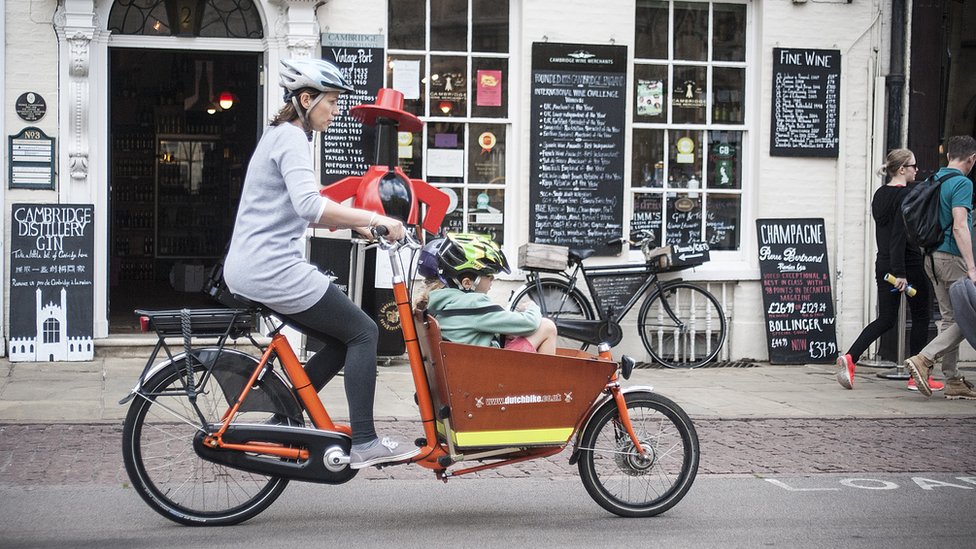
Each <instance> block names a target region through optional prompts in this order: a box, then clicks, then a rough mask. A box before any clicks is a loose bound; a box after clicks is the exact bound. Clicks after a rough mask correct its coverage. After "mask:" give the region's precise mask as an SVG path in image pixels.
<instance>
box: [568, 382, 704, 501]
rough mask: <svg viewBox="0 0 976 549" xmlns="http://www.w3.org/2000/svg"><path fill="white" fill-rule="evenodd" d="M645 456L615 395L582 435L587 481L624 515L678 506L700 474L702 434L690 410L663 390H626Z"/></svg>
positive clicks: (590, 489) (582, 460)
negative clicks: (699, 461) (674, 400)
mask: <svg viewBox="0 0 976 549" xmlns="http://www.w3.org/2000/svg"><path fill="white" fill-rule="evenodd" d="M624 398H625V400H626V402H627V412H628V415H629V416H630V423H631V425H632V426H633V428H634V432H635V433H636V434H637V439H638V440H639V441H640V444H641V448H643V449H644V450H645V454H644V455H643V456H642V455H640V454H639V453H638V452H637V449H636V448H635V447H634V443H633V441H632V440H631V438H630V435H629V434H628V433H627V430H626V429H625V428H624V426H623V424H622V423H621V421H620V413H619V412H618V411H617V406H616V403H615V402H613V401H612V400H611V401H610V402H608V403H606V404H605V405H604V406H602V407H601V408H600V409H599V410H597V412H596V413H595V414H594V416H593V417H592V418H591V419H590V421H589V423H588V424H587V426H586V428H585V430H584V431H583V434H582V436H581V437H580V456H579V462H578V467H579V472H580V478H581V479H582V480H583V486H585V487H586V491H587V492H588V493H589V494H590V497H592V498H593V499H594V501H596V502H597V503H598V504H600V506H601V507H603V508H604V509H606V510H607V511H610V512H611V513H613V514H615V515H619V516H622V517H651V516H654V515H659V514H661V513H663V512H665V511H667V510H668V509H670V508H671V507H674V506H675V504H677V503H678V502H679V501H681V498H683V497H684V496H685V494H687V493H688V490H689V489H690V488H691V485H692V483H693V482H694V481H695V475H697V474H698V460H699V456H700V450H699V447H698V434H697V433H696V432H695V427H694V425H693V424H692V423H691V419H689V418H688V415H687V414H685V412H684V411H683V410H682V409H681V408H680V407H679V406H678V405H677V404H675V403H674V402H673V401H671V400H670V399H667V398H665V397H663V396H661V395H658V394H654V393H649V392H639V393H629V394H625V395H624Z"/></svg>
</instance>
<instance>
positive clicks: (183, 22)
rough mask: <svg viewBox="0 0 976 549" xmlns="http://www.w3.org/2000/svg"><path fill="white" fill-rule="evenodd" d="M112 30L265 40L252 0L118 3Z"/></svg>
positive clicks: (112, 15) (110, 22) (121, 0)
mask: <svg viewBox="0 0 976 549" xmlns="http://www.w3.org/2000/svg"><path fill="white" fill-rule="evenodd" d="M108 30H110V31H112V32H114V33H116V34H144V35H150V36H205V37H209V38H263V37H264V29H263V26H262V24H261V15H260V14H259V13H258V10H257V8H256V7H255V5H254V2H253V1H252V0H116V1H115V3H114V4H112V11H111V12H109V16H108Z"/></svg>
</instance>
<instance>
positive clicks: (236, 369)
mask: <svg viewBox="0 0 976 549" xmlns="http://www.w3.org/2000/svg"><path fill="white" fill-rule="evenodd" d="M192 352H193V357H194V360H196V361H198V362H200V363H201V364H204V365H205V366H207V367H209V368H211V371H212V373H213V376H214V379H216V380H217V383H218V384H219V385H220V387H221V389H223V391H224V394H225V395H226V398H227V401H228V402H227V405H228V406H231V405H233V401H232V400H231V399H236V398H237V396H238V395H240V394H241V390H242V389H243V388H244V384H245V383H247V381H248V380H249V379H250V378H251V374H253V373H254V368H256V367H257V364H258V359H257V358H255V357H253V356H251V355H249V354H247V353H242V352H240V351H237V350H233V349H217V348H203V349H193V351H192ZM185 356H186V354H185V353H180V354H178V355H175V356H173V359H172V360H165V361H163V362H160V363H159V364H156V365H154V366H153V367H152V368H150V369H149V370H148V371H147V372H146V373H145V374H144V375H143V376H142V377H140V378H139V381H138V382H136V386H135V387H133V388H132V392H131V393H130V394H129V395H128V396H127V397H126V398H124V399H122V401H120V402H119V403H120V404H125V403H126V402H128V401H129V400H131V399H132V397H133V396H134V395H135V394H136V393H138V392H140V391H142V386H143V383H145V381H146V380H147V379H151V378H152V377H153V376H155V375H156V374H158V373H159V372H162V371H164V370H165V369H167V368H179V367H183V362H184V359H185ZM211 364H212V366H211ZM240 411H241V412H255V411H261V412H271V413H275V414H281V415H283V416H286V417H289V418H292V419H300V418H301V417H302V407H301V405H300V404H299V403H298V400H297V399H296V398H295V394H294V392H293V391H292V390H291V389H290V388H289V387H288V385H286V384H285V382H284V381H283V380H282V379H281V377H280V376H279V375H278V374H277V372H273V371H272V372H266V373H265V375H264V377H263V378H262V379H261V380H260V381H259V382H258V383H257V386H255V387H252V388H251V391H250V392H249V393H248V395H247V398H246V399H244V402H243V403H242V405H241V410H240Z"/></svg>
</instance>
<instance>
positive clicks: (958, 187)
mask: <svg viewBox="0 0 976 549" xmlns="http://www.w3.org/2000/svg"><path fill="white" fill-rule="evenodd" d="M946 157H947V158H948V160H949V164H948V165H947V166H946V167H945V168H942V169H940V170H939V172H938V173H937V174H936V177H942V176H944V175H946V174H950V173H951V174H953V177H950V178H948V179H946V180H945V181H943V183H942V187H941V188H940V197H941V208H940V209H939V222H940V223H941V224H942V226H943V227H946V231H945V238H944V239H943V241H942V244H941V245H940V246H939V247H938V248H937V249H936V251H935V252H933V253H932V260H931V261H925V274H927V275H928V277H929V280H931V281H932V287H933V289H934V290H935V297H936V299H938V301H939V311H941V312H942V322H941V323H940V327H941V330H940V331H939V335H938V336H936V338H935V339H933V340H932V341H931V342H930V343H929V344H928V345H926V346H925V348H924V349H922V351H921V352H920V353H919V354H917V355H915V356H913V357H909V359H908V360H906V361H905V367H906V368H908V371H909V372H910V373H911V374H912V379H914V380H915V385H916V386H917V387H918V391H919V392H920V393H922V394H924V395H925V396H932V388H931V387H930V386H929V373H930V372H931V371H932V368H933V367H935V359H936V358H937V357H939V356H941V357H942V373H943V374H944V375H945V378H946V384H945V390H944V394H945V397H946V398H947V399H950V400H956V399H972V400H976V390H974V389H973V384H972V383H970V382H968V381H966V379H965V378H963V377H962V376H961V375H959V369H958V367H957V364H956V363H957V362H958V360H959V343H960V342H962V340H963V335H962V331H960V329H959V327H958V326H957V325H956V321H955V317H954V316H953V313H952V303H951V302H950V301H949V286H951V285H952V283H953V282H955V281H956V280H959V279H960V278H963V277H969V279H970V280H972V281H973V282H976V263H974V262H973V240H972V236H971V233H970V231H971V230H972V226H973V220H972V208H973V182H972V181H970V180H969V178H968V177H966V175H967V174H969V172H970V171H971V170H972V169H973V165H974V164H976V139H973V138H972V137H970V136H968V135H957V136H954V137H950V138H949V140H948V142H947V143H946Z"/></svg>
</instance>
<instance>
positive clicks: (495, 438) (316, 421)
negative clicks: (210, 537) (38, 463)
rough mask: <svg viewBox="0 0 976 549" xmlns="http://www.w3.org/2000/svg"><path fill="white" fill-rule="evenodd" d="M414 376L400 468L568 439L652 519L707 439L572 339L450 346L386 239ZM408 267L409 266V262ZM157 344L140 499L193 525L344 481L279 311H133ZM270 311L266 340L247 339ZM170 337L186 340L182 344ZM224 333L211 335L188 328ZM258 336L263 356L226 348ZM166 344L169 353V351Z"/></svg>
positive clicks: (588, 465) (134, 439) (135, 467)
mask: <svg viewBox="0 0 976 549" xmlns="http://www.w3.org/2000/svg"><path fill="white" fill-rule="evenodd" d="M381 246H382V247H383V248H384V249H385V250H387V251H388V252H389V255H390V260H391V263H392V266H393V283H394V295H395V298H396V303H397V307H398V311H399V314H400V319H401V321H402V322H401V327H402V331H403V337H404V340H405V342H406V349H407V356H408V358H409V361H410V369H411V373H412V375H413V381H414V384H415V386H416V395H415V396H416V402H417V405H418V408H419V413H420V420H421V425H422V426H423V432H422V433H420V434H419V436H418V438H417V439H416V444H417V446H418V447H419V448H421V452H420V453H419V454H418V455H416V456H414V457H413V458H411V459H410V460H408V461H407V462H403V463H398V464H387V465H384V466H403V465H405V464H408V463H409V464H413V465H417V466H420V467H424V468H427V469H430V470H431V471H432V472H433V473H434V475H435V476H436V478H438V479H440V480H443V481H447V480H448V479H450V478H452V477H456V476H460V475H467V474H472V473H477V472H479V471H483V470H486V469H491V468H495V467H502V466H505V465H509V464H513V463H518V462H522V461H525V460H530V459H538V458H545V457H550V456H555V455H556V454H559V453H560V452H563V451H564V450H565V449H566V448H567V447H569V461H570V463H575V464H577V465H578V467H579V472H580V477H581V479H582V481H583V484H584V486H585V487H586V490H587V492H588V493H589V494H590V495H591V496H592V497H593V499H594V500H595V501H596V502H597V503H599V504H600V505H601V506H602V507H603V508H605V509H606V510H608V511H610V512H611V513H615V514H617V515H620V516H626V517H646V516H653V515H657V514H659V513H662V512H664V511H666V510H668V509H670V508H671V507H672V506H674V505H675V504H677V503H678V502H679V501H680V500H681V499H682V498H683V497H684V495H685V494H686V493H687V492H688V490H689V488H691V485H692V483H693V482H694V479H695V475H696V473H697V471H698V460H699V446H698V436H697V434H696V432H695V428H694V426H693V425H692V422H691V420H690V419H689V418H688V416H687V414H685V412H684V411H683V410H682V409H681V408H680V407H679V406H678V405H677V404H675V403H674V402H672V401H671V400H669V399H667V398H665V397H663V396H661V395H659V394H657V393H654V392H652V390H651V388H650V387H639V386H633V387H622V386H621V385H620V378H623V379H627V378H628V377H629V375H630V373H631V370H632V368H633V365H634V361H633V360H632V359H629V358H627V357H623V358H622V359H621V361H620V362H619V363H617V362H614V361H613V360H612V358H611V357H610V353H609V347H608V346H602V352H601V353H600V355H599V356H594V355H590V354H586V353H584V352H582V351H578V350H569V349H561V350H560V352H559V354H557V355H540V354H534V353H524V352H518V351H510V350H505V349H491V348H485V347H475V346H471V345H463V344H458V343H452V342H449V341H446V340H444V339H442V338H441V336H440V332H439V330H438V327H437V321H436V319H435V318H433V317H432V316H429V315H426V314H425V313H423V312H421V311H414V310H413V307H412V303H411V300H410V296H409V292H408V288H407V284H406V280H407V279H409V277H408V276H405V275H404V269H403V267H402V265H401V263H400V260H399V258H400V254H398V250H399V249H400V248H403V247H405V246H409V247H411V248H413V249H414V250H416V248H417V245H416V243H415V242H413V241H412V239H407V241H404V242H400V243H383V244H381ZM406 274H407V275H409V273H406ZM137 313H138V314H140V315H142V319H143V322H144V324H145V325H146V326H147V327H148V328H150V329H153V330H155V331H156V333H157V335H158V336H159V341H158V343H157V345H156V347H155V349H154V350H153V352H152V354H151V356H150V357H149V360H148V362H147V364H146V368H145V370H144V371H143V373H142V375H141V376H140V377H139V380H138V382H137V383H136V385H135V387H134V388H133V389H132V392H131V393H130V394H129V396H127V397H126V398H125V399H123V401H122V403H123V404H124V403H126V402H131V404H130V408H129V411H128V414H127V416H126V419H125V424H124V428H123V444H122V449H123V458H124V461H125V468H126V471H127V472H128V474H129V478H130V479H131V480H132V484H133V486H134V487H135V488H136V490H137V491H138V492H139V495H140V496H141V497H142V498H143V499H144V500H145V501H146V503H148V504H149V506H150V507H152V508H153V509H154V510H155V511H157V512H159V513H160V514H162V515H163V516H165V517H166V518H168V519H170V520H173V521H175V522H178V523H181V524H186V525H226V524H235V523H239V522H241V521H244V520H247V519H249V518H252V517H254V516H255V515H257V514H258V513H260V512H261V511H263V510H264V509H266V508H267V507H268V506H269V505H271V503H273V502H274V500H275V499H276V498H277V497H278V496H279V495H280V494H281V492H282V490H284V488H285V486H286V485H287V484H288V482H289V481H290V480H299V481H307V482H316V483H322V484H340V483H344V482H347V481H349V480H351V479H352V478H353V477H355V476H356V472H357V471H356V470H354V469H351V468H350V467H349V450H350V440H351V439H350V434H351V433H350V429H349V427H348V426H347V425H343V424H339V423H336V422H334V421H333V419H332V417H331V416H330V415H329V413H328V412H327V411H326V408H325V406H323V404H322V402H321V400H320V399H319V396H318V394H317V393H316V392H315V390H314V388H313V387H312V385H311V383H310V381H309V379H308V376H307V375H306V374H305V371H304V369H303V368H302V365H301V363H300V362H299V360H298V358H297V357H296V356H295V354H294V352H293V351H292V349H291V347H290V346H289V344H288V342H287V340H286V339H285V337H284V336H283V335H282V334H281V333H280V329H281V325H280V324H277V325H275V324H274V320H273V317H271V316H270V314H268V311H266V310H263V309H262V308H261V307H260V306H258V305H256V304H255V305H253V306H249V307H243V308H237V309H195V310H189V309H183V310H170V311H137ZM259 315H265V317H266V318H267V319H268V320H269V322H272V326H273V329H272V330H271V334H270V337H271V340H270V343H269V344H267V345H265V346H263V348H262V346H261V345H259V344H258V342H257V341H256V339H255V338H254V337H253V336H252V332H251V331H252V329H253V327H254V325H255V319H256V318H257V317H258V316H259ZM167 337H182V338H183V349H182V352H178V351H179V350H180V349H172V348H171V347H170V346H169V345H168V344H167V342H166V338H167ZM198 337H211V338H213V337H216V338H217V340H216V343H214V344H212V345H209V346H206V347H195V346H193V344H192V343H193V338H198ZM237 338H247V339H249V340H250V341H251V342H252V343H253V344H254V345H255V346H256V347H258V348H259V349H262V353H261V356H260V357H256V356H251V355H250V354H247V353H243V352H240V351H238V350H234V349H229V348H225V343H226V342H227V340H228V339H237ZM161 352H162V353H163V354H160V353H161Z"/></svg>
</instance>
